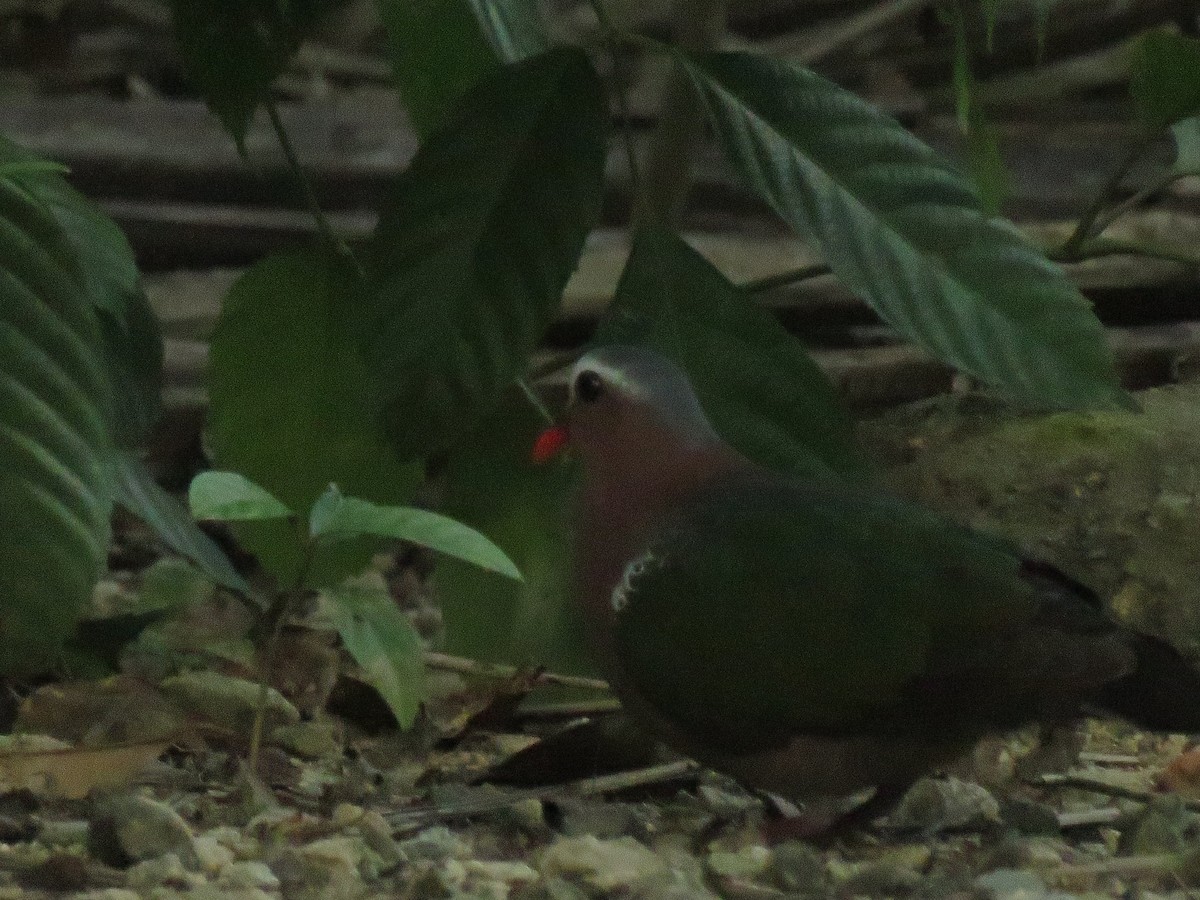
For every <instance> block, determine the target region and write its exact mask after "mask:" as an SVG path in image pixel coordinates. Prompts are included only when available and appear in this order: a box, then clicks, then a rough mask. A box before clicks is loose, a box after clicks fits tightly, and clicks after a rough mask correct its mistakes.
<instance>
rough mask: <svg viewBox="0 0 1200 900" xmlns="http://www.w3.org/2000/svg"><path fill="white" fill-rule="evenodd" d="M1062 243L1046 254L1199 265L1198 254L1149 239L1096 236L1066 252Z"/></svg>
mask: <svg viewBox="0 0 1200 900" xmlns="http://www.w3.org/2000/svg"><path fill="white" fill-rule="evenodd" d="M1066 251H1067V248H1066V245H1065V244H1064V245H1063V246H1062V247H1060V248H1059V249H1057V250H1051V251H1050V252H1049V253H1047V254H1046V255H1047V256H1049V257H1050V259H1052V260H1054V261H1055V262H1063V263H1077V262H1083V261H1084V260H1088V259H1097V258H1099V257H1102V256H1145V257H1149V258H1150V259H1165V260H1168V261H1170V262H1177V263H1183V264H1184V265H1188V266H1200V255H1197V254H1194V253H1189V252H1188V251H1186V250H1184V249H1182V248H1179V247H1168V246H1166V245H1164V244H1155V243H1151V242H1149V241H1131V240H1122V239H1118V238H1104V237H1097V238H1092V239H1090V240H1087V241H1085V242H1084V243H1083V244H1082V245H1081V246H1080V247H1078V248H1077V249H1075V250H1074V251H1072V252H1070V253H1069V254H1067V252H1066Z"/></svg>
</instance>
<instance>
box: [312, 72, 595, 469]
mask: <svg viewBox="0 0 1200 900" xmlns="http://www.w3.org/2000/svg"><path fill="white" fill-rule="evenodd" d="M605 122H606V107H605V99H604V92H603V89H602V86H601V84H600V80H599V78H598V77H597V76H596V73H595V71H594V70H593V69H592V66H591V63H589V62H588V59H587V57H586V55H585V54H584V53H583V51H581V50H578V49H565V50H553V51H551V52H550V53H547V54H543V55H542V56H539V57H537V58H535V59H532V60H529V61H528V62H525V63H520V64H517V65H515V66H508V67H505V68H504V69H502V70H500V71H498V72H496V73H495V75H494V76H491V77H489V78H486V79H485V80H484V81H483V82H482V83H481V84H480V85H478V86H477V87H476V88H475V89H474V90H473V91H472V92H471V93H470V94H468V96H467V98H466V100H465V102H464V103H463V105H462V106H461V107H460V108H459V111H458V113H457V115H456V116H455V118H454V119H453V120H452V121H451V122H450V124H448V125H447V126H446V127H445V128H443V129H442V130H441V131H439V132H438V133H437V134H435V135H433V136H432V137H430V139H429V141H428V142H427V143H426V144H425V146H424V147H422V149H421V151H420V152H419V153H418V154H417V156H416V158H415V159H414V160H413V163H412V165H411V167H410V168H409V169H408V171H407V172H405V173H404V174H403V175H402V176H401V177H400V180H399V182H398V183H397V185H396V189H395V191H394V192H393V194H392V197H391V199H390V201H389V203H388V206H387V209H386V210H385V212H384V213H383V217H382V220H381V221H380V224H379V228H378V230H377V232H376V234H375V237H374V239H373V242H372V248H371V249H372V261H373V270H374V274H373V279H372V281H373V285H374V290H373V291H372V292H371V293H370V295H369V296H368V297H367V298H366V300H365V302H364V305H363V306H364V308H363V309H362V311H361V313H360V314H356V317H355V318H356V320H357V321H358V324H359V327H360V330H359V332H358V333H359V337H360V340H361V342H362V346H363V348H364V351H365V355H366V358H367V359H368V361H369V364H370V367H371V374H372V376H373V380H374V382H375V385H376V390H377V392H378V394H379V395H380V396H381V397H382V399H383V402H384V410H385V416H386V419H387V421H388V423H389V425H390V428H391V434H392V436H393V438H394V440H395V442H396V445H397V448H398V451H399V453H400V455H401V456H402V457H403V458H411V457H415V456H419V455H424V454H426V453H428V452H430V451H431V450H436V449H443V448H445V447H447V446H448V445H449V444H451V443H452V442H453V440H454V439H455V438H456V437H458V436H460V435H462V434H463V433H465V431H467V430H468V429H469V428H471V427H472V426H473V425H474V424H476V423H477V422H479V421H480V419H481V418H482V417H483V416H485V415H486V414H487V413H488V411H489V410H490V409H492V408H493V407H494V406H495V404H496V403H497V402H498V400H499V397H500V395H501V393H502V391H503V390H504V388H505V387H506V386H507V385H508V384H510V383H511V382H512V380H513V379H514V378H516V377H517V376H518V375H519V374H520V373H521V372H522V371H523V370H524V366H525V361H526V358H527V357H528V355H529V353H530V352H532V350H533V349H534V347H535V346H536V344H537V341H538V339H539V338H540V337H541V335H542V332H543V331H544V330H545V329H546V327H547V326H548V325H549V324H550V322H551V321H552V319H553V317H554V314H555V311H556V310H557V309H558V305H559V301H560V299H561V296H562V291H563V288H564V287H565V285H566V283H567V279H568V278H569V277H570V275H571V272H572V271H573V270H574V269H575V266H576V264H577V263H578V260H579V254H580V252H581V251H582V249H583V241H584V238H585V237H586V235H587V233H588V231H590V230H591V228H592V226H593V225H594V224H595V223H596V221H597V220H598V218H599V215H600V200H601V189H602V181H603V171H604V146H605V127H606V126H605ZM481 148H486V151H485V152H481ZM330 480H333V479H330ZM344 487H346V488H347V489H348V490H351V487H350V485H344Z"/></svg>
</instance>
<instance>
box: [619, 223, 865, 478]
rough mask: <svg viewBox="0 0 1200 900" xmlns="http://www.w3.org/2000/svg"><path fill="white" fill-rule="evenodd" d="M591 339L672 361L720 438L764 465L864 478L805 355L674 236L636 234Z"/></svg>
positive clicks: (835, 406) (846, 423)
mask: <svg viewBox="0 0 1200 900" xmlns="http://www.w3.org/2000/svg"><path fill="white" fill-rule="evenodd" d="M595 340H596V343H597V344H643V345H646V346H649V347H653V348H654V349H656V350H659V351H660V352H662V353H663V354H665V355H666V356H669V357H670V358H671V359H673V360H675V362H677V363H678V364H679V365H680V366H682V367H683V369H684V371H686V372H687V373H688V376H689V377H690V378H691V380H692V384H693V386H694V387H695V389H696V393H697V395H698V396H699V397H700V402H701V404H702V405H703V406H704V410H705V412H706V413H707V414H708V416H709V418H710V419H711V420H712V423H713V425H714V426H716V429H717V430H718V431H719V432H721V433H722V434H723V435H726V436H727V438H728V440H729V441H730V442H731V443H732V444H733V445H734V446H736V447H737V448H738V449H739V450H741V451H742V452H743V453H745V454H746V455H747V456H749V457H750V458H751V459H755V460H757V461H758V462H760V463H762V464H763V465H766V466H769V467H771V468H774V469H779V470H782V471H792V472H802V473H805V474H809V475H813V474H823V475H828V474H830V473H831V472H837V473H839V474H842V475H848V476H858V475H861V474H862V473H863V470H864V463H863V460H862V458H861V457H860V456H859V454H858V451H857V449H856V447H855V445H854V436H853V431H852V427H851V423H850V419H849V417H848V416H847V415H846V411H845V409H844V408H843V407H842V406H841V404H840V403H839V402H838V400H837V396H836V395H835V394H834V391H833V386H832V385H831V384H830V383H829V380H828V379H827V378H826V377H825V374H824V373H823V372H822V371H821V370H820V369H819V368H817V365H816V363H814V362H813V361H812V359H811V358H810V357H809V355H808V353H807V352H806V351H805V350H804V347H803V346H802V345H801V344H800V342H799V341H798V340H797V339H796V338H794V337H793V336H792V335H790V334H788V333H787V332H786V331H785V330H784V329H783V326H781V325H780V324H779V323H778V322H776V321H775V319H774V318H773V317H772V316H771V314H770V313H768V312H765V311H763V310H761V309H759V308H757V307H756V306H755V305H754V303H753V301H752V300H751V299H750V297H749V296H747V295H746V294H745V293H743V292H742V291H740V290H738V289H737V288H736V287H735V286H734V285H733V284H731V283H730V282H729V280H728V279H727V278H725V276H724V275H722V274H721V273H720V271H718V270H717V269H716V268H714V267H713V266H712V265H711V264H710V263H709V262H708V261H707V260H706V259H704V257H702V256H701V255H700V254H699V253H697V252H696V251H695V250H693V249H692V248H691V247H689V246H688V245H687V244H686V243H685V242H684V241H683V240H682V239H681V238H679V237H677V236H676V235H675V234H673V233H672V232H669V231H665V230H663V229H660V228H650V227H647V228H642V229H640V230H639V231H638V232H637V234H636V236H635V239H634V244H633V254H632V255H631V256H630V258H629V264H628V265H627V266H626V268H625V273H624V275H622V277H621V283H620V285H619V286H618V288H617V296H616V299H615V301H614V303H613V306H612V307H611V309H610V310H609V313H608V316H607V318H606V319H605V321H604V323H603V324H602V325H601V327H600V329H599V331H598V332H597V334H596V339H595Z"/></svg>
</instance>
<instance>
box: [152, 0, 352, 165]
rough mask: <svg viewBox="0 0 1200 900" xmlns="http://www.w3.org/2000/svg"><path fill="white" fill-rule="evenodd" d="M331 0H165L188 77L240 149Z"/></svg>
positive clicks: (331, 4) (333, 4)
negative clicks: (274, 86)
mask: <svg viewBox="0 0 1200 900" xmlns="http://www.w3.org/2000/svg"><path fill="white" fill-rule="evenodd" d="M335 5H336V3H335V2H334V0H236V2H230V0H171V9H172V11H173V12H174V19H175V38H176V40H177V42H178V44H179V55H180V56H181V57H182V58H183V64H184V68H185V69H186V71H187V75H188V78H189V79H190V80H191V81H192V83H193V84H194V85H195V86H196V88H197V89H198V90H199V91H200V93H201V94H203V95H204V99H205V100H207V101H208V105H209V106H210V107H212V110H213V112H215V113H216V114H217V116H218V117H219V118H220V119H221V122H222V124H224V126H225V128H226V130H227V131H229V133H230V134H231V135H233V139H234V141H236V142H237V145H238V149H239V150H241V151H243V152H244V151H245V146H244V145H245V139H246V127H247V126H248V125H249V124H250V118H251V116H253V115H254V111H255V110H256V109H257V108H258V105H259V104H260V103H261V102H262V101H263V100H264V99H266V97H267V92H268V90H269V89H270V87H271V82H273V81H274V80H275V79H276V77H277V76H278V75H279V74H280V73H281V72H282V71H283V69H284V67H285V66H286V65H287V64H288V60H290V59H291V57H292V54H293V53H295V52H296V50H297V48H298V47H299V46H300V42H301V40H303V38H304V36H305V35H306V34H307V33H308V31H309V30H311V29H312V28H313V26H315V25H316V24H317V22H319V21H320V19H321V17H322V16H323V15H324V14H325V13H326V12H327V11H328V10H329V9H331V8H332V7H333V6H335Z"/></svg>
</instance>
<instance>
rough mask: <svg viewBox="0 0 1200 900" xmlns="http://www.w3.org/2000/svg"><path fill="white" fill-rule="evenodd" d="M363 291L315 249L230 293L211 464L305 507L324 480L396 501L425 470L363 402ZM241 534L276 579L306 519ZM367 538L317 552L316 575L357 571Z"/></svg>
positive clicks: (215, 356)
mask: <svg viewBox="0 0 1200 900" xmlns="http://www.w3.org/2000/svg"><path fill="white" fill-rule="evenodd" d="M360 289H361V284H360V282H359V281H358V280H357V278H356V277H355V276H354V275H353V274H352V273H349V272H346V271H345V270H344V268H343V267H342V266H341V264H340V262H339V261H338V260H336V259H334V258H332V257H329V256H325V255H323V254H321V253H318V252H315V251H310V252H307V253H302V252H296V253H290V254H286V255H281V256H273V257H269V258H267V259H265V260H263V261H262V262H260V263H258V265H256V266H255V267H254V268H253V269H251V270H250V271H249V272H247V273H246V274H245V275H244V276H243V277H242V278H241V279H240V280H239V281H238V282H237V284H235V285H234V287H233V289H232V290H231V291H230V293H229V296H228V297H227V298H226V300H225V305H224V307H223V309H222V310H221V318H220V320H219V321H218V323H217V328H216V331H215V332H214V334H213V337H212V355H211V370H210V376H209V379H210V394H209V399H210V404H211V418H210V428H211V437H212V449H213V453H214V455H215V458H216V462H217V464H218V465H220V466H222V467H224V468H229V469H234V470H236V471H237V472H239V473H241V474H243V475H245V476H246V477H248V478H250V479H251V480H253V481H254V482H256V483H258V484H260V485H262V486H263V487H264V488H266V489H267V490H268V491H270V492H271V493H272V494H274V495H275V496H276V497H278V498H279V499H280V500H281V501H282V502H283V503H284V504H285V505H286V506H287V507H289V508H290V509H293V510H300V511H303V510H307V509H308V508H309V507H310V506H311V505H312V504H313V502H314V501H315V500H316V499H317V498H318V497H319V496H321V494H322V493H323V492H324V491H325V489H326V488H327V487H328V486H329V483H330V482H336V483H337V484H339V485H341V486H342V487H343V488H344V489H345V490H346V491H348V492H352V493H354V494H355V495H357V496H361V497H365V498H367V499H370V500H376V501H379V502H386V503H394V502H403V501H405V500H407V499H409V497H410V496H411V495H412V492H413V490H415V488H416V486H417V485H418V484H419V482H420V481H421V477H422V476H421V467H420V466H419V465H416V464H413V463H408V462H403V461H402V460H401V459H400V458H399V457H398V456H397V454H396V452H395V450H394V449H393V448H392V447H391V446H390V445H389V444H388V442H387V440H386V439H385V437H384V435H383V433H382V431H381V430H380V427H379V425H378V421H377V419H376V417H375V414H374V411H373V410H372V408H371V405H370V400H369V397H370V387H369V382H368V380H367V370H366V366H365V364H364V362H363V359H362V356H361V355H360V353H359V351H358V348H357V347H356V346H355V344H354V342H353V341H352V339H351V337H350V334H349V328H350V322H349V319H350V311H351V310H352V309H353V302H354V301H353V297H354V294H355V292H356V291H358V290H360ZM237 528H238V533H239V535H240V536H241V537H242V539H243V540H244V541H245V542H246V544H247V546H248V547H250V549H252V550H253V551H254V552H255V553H257V554H258V555H259V558H260V560H261V561H262V562H263V564H264V565H265V566H266V568H267V570H268V571H269V572H271V573H272V574H273V575H275V576H276V578H278V579H279V581H280V583H281V584H289V583H290V582H291V580H292V578H293V577H294V576H295V574H296V572H297V570H298V568H299V566H300V562H301V558H302V555H303V549H302V548H303V546H304V540H305V533H306V528H305V526H304V525H303V524H302V523H298V522H297V523H290V522H286V521H278V522H253V523H243V524H240V525H239V526H237ZM375 546H377V544H376V542H372V541H365V540H364V541H357V542H356V541H347V542H345V544H343V545H340V546H339V547H337V548H332V549H331V550H330V551H329V552H328V553H326V554H323V555H322V562H321V565H318V566H316V567H315V568H314V569H313V570H312V572H311V576H312V579H313V581H314V583H318V584H331V583H334V582H336V581H338V580H340V578H341V577H342V576H344V575H346V574H350V573H352V572H357V571H358V570H359V569H361V568H362V566H364V565H365V564H366V562H367V561H368V559H369V558H370V555H371V553H372V550H373V548H374V547H375Z"/></svg>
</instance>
